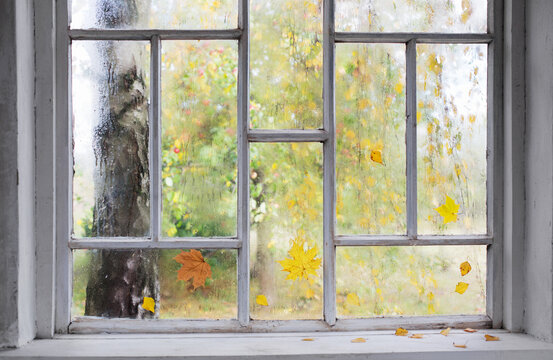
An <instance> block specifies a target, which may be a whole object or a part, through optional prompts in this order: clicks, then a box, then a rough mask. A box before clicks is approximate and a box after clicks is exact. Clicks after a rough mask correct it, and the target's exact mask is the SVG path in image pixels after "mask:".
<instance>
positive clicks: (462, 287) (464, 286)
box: [455, 281, 469, 294]
mask: <svg viewBox="0 0 553 360" xmlns="http://www.w3.org/2000/svg"><path fill="white" fill-rule="evenodd" d="M468 287H469V284H467V283H466V282H462V281H460V282H458V283H457V286H455V292H456V293H459V294H464V293H465V291H467V288H468Z"/></svg>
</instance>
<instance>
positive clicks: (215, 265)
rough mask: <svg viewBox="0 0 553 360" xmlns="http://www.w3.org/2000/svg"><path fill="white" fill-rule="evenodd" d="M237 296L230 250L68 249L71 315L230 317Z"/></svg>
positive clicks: (186, 317) (234, 256)
mask: <svg viewBox="0 0 553 360" xmlns="http://www.w3.org/2000/svg"><path fill="white" fill-rule="evenodd" d="M185 279H186V280H185ZM236 295H237V285H236V251H234V250H133V251H127V250H125V251H122V250H74V251H73V306H72V309H71V315H72V317H73V318H74V317H78V316H101V317H108V318H115V317H130V318H161V319H175V318H185V319H229V318H236V311H237V300H236ZM150 306H151V307H150ZM148 309H150V310H153V312H152V311H150V310H148Z"/></svg>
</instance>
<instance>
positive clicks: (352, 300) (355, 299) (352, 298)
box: [346, 293, 360, 306]
mask: <svg viewBox="0 0 553 360" xmlns="http://www.w3.org/2000/svg"><path fill="white" fill-rule="evenodd" d="M346 302H347V303H348V304H349V305H355V306H359V305H360V302H359V296H357V294H355V293H349V294H348V296H347V297H346Z"/></svg>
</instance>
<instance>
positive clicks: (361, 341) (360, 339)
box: [351, 338, 367, 343]
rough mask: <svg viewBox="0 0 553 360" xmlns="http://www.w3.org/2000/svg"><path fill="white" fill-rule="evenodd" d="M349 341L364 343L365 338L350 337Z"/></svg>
mask: <svg viewBox="0 0 553 360" xmlns="http://www.w3.org/2000/svg"><path fill="white" fill-rule="evenodd" d="M351 342H352V343H364V342H367V340H365V339H363V338H355V339H352V340H351Z"/></svg>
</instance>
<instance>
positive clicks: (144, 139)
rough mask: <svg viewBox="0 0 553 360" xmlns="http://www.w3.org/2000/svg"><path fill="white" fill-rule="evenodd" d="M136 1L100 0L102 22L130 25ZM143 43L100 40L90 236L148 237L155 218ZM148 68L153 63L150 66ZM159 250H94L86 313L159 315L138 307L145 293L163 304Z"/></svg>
mask: <svg viewBox="0 0 553 360" xmlns="http://www.w3.org/2000/svg"><path fill="white" fill-rule="evenodd" d="M136 1H137V0H126V1H119V2H118V3H117V5H116V6H115V5H113V1H108V0H98V4H97V11H96V15H97V22H98V25H100V26H101V27H103V28H120V27H122V26H129V25H132V24H133V23H134V22H135V21H137V18H138V12H137V4H136ZM143 48H144V47H143V44H138V43H136V42H129V41H111V42H99V45H98V52H99V54H100V59H101V61H103V64H102V69H103V71H104V73H102V74H99V76H98V81H99V83H100V84H101V85H102V86H105V88H103V89H100V91H101V92H102V95H101V96H100V104H99V106H98V108H99V109H103V111H100V114H98V118H99V120H98V124H97V126H96V127H95V130H94V141H93V143H94V145H93V146H94V154H95V158H96V165H95V169H94V170H95V171H94V188H95V204H94V211H93V226H92V236H95V237H122V236H137V237H140V236H147V235H148V233H149V224H150V204H149V194H150V189H149V186H150V181H149V170H148V100H147V99H148V97H147V91H148V89H147V87H146V84H145V80H144V74H143V72H142V71H143V69H144V64H142V60H143V58H144V56H147V54H142V52H143V50H142V49H143ZM146 66H147V64H146ZM157 262H158V254H157V251H155V250H130V251H129V250H125V251H117V250H95V251H94V253H93V256H92V264H91V270H90V274H89V280H88V284H87V288H86V304H85V315H88V316H102V317H136V318H144V317H152V316H157V314H158V312H159V306H156V313H155V314H152V313H149V312H148V311H146V310H144V309H143V308H142V307H141V306H140V305H141V304H142V301H143V298H144V297H145V296H148V297H152V298H154V300H155V301H156V304H158V303H159V279H158V266H157Z"/></svg>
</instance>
